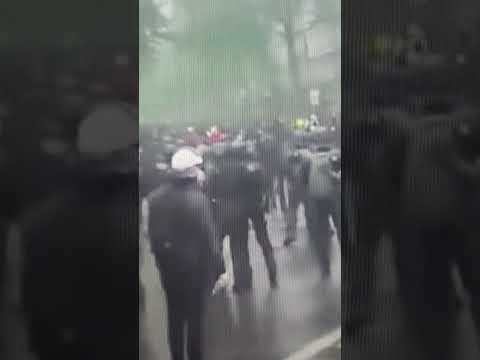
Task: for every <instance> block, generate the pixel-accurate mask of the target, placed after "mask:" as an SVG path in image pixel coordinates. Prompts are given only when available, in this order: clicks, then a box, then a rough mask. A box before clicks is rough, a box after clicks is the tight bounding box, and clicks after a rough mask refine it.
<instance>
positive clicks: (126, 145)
mask: <svg viewBox="0 0 480 360" xmlns="http://www.w3.org/2000/svg"><path fill="white" fill-rule="evenodd" d="M134 119H135V117H134V116H133V115H132V112H131V111H130V107H129V106H127V105H123V104H113V103H109V104H104V105H101V106H99V107H98V108H96V109H95V110H94V111H93V112H92V113H91V114H90V115H89V116H88V117H87V118H86V119H85V120H84V121H83V122H82V123H81V124H80V127H79V130H78V138H77V149H78V151H79V153H80V154H81V157H82V164H83V165H82V166H81V167H80V168H79V170H80V171H79V172H78V173H76V177H75V179H74V181H69V182H67V183H66V184H65V185H64V186H63V187H62V188H61V190H59V191H57V192H56V193H55V194H52V195H51V196H49V197H48V198H47V199H46V200H45V201H42V202H40V203H39V204H38V205H37V206H35V207H33V208H31V209H30V211H29V212H28V213H26V214H25V215H24V216H23V217H22V220H21V223H20V226H21V229H22V230H23V238H24V241H25V256H24V258H25V260H24V261H25V269H24V281H23V289H24V294H23V295H24V297H23V303H24V308H25V317H26V324H27V329H28V333H29V338H30V342H31V344H30V345H31V349H32V350H33V352H34V353H35V355H36V356H37V357H38V358H39V359H66V358H69V359H87V358H89V359H104V358H117V359H130V358H133V357H136V356H138V340H137V339H138V338H137V336H138V312H137V310H136V307H137V306H138V263H137V257H136V256H137V253H138V228H139V227H138V218H139V216H138V185H137V184H138V146H137V144H138V140H137V136H138V135H137V134H138V124H137V122H136V121H135V120H134ZM106 139H108V141H106Z"/></svg>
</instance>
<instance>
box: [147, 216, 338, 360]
mask: <svg viewBox="0 0 480 360" xmlns="http://www.w3.org/2000/svg"><path fill="white" fill-rule="evenodd" d="M267 219H268V225H269V234H270V237H271V239H272V242H273V245H274V248H275V256H276V260H277V263H278V271H279V288H278V289H277V290H274V291H272V290H270V287H269V284H268V280H267V273H266V268H265V265H264V261H263V257H262V253H261V250H260V247H259V246H258V244H257V243H256V242H255V238H254V237H255V234H254V232H253V231H251V232H250V242H249V246H250V251H251V263H252V268H253V274H254V289H253V291H252V293H250V294H247V295H242V296H236V295H233V294H232V292H231V290H222V291H220V292H219V293H218V294H216V295H215V296H212V297H211V298H210V300H209V304H208V314H207V319H206V328H205V341H206V352H207V354H206V358H207V359H209V360H217V359H218V360H244V359H245V360H246V359H249V360H270V359H271V360H281V359H289V360H300V359H305V360H306V359H322V360H330V359H332V360H333V359H340V311H341V304H340V296H341V294H340V278H341V276H340V251H339V247H338V244H336V245H335V246H334V253H333V256H334V261H333V264H334V265H333V271H332V274H333V275H332V279H330V280H322V279H321V276H320V271H319V268H318V265H317V263H316V259H315V258H314V255H313V252H312V251H311V250H310V246H309V242H308V237H307V232H306V228H305V223H304V217H303V216H300V219H301V221H299V232H298V235H299V236H298V241H297V242H296V243H295V244H293V245H292V246H291V247H289V248H284V247H283V246H282V241H283V237H284V229H283V222H282V219H281V216H280V215H279V214H277V213H274V214H273V215H269V216H268V218H267ZM147 251H148V250H147ZM226 263H227V268H228V257H227V261H226ZM227 272H228V270H227ZM142 280H143V283H144V284H145V287H146V317H145V323H144V324H143V326H142V330H143V332H144V339H143V342H142V348H141V357H140V358H141V359H142V360H169V359H170V355H169V351H168V345H167V332H166V324H167V314H166V311H165V303H164V301H165V300H164V294H163V291H162V287H161V285H160V281H159V277H158V273H157V270H156V269H155V267H154V264H153V259H152V256H151V255H150V254H149V253H147V254H145V260H144V268H143V271H142Z"/></svg>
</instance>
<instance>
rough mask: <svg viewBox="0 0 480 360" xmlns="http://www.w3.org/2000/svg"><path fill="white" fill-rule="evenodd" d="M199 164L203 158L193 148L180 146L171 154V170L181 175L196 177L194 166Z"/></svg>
mask: <svg viewBox="0 0 480 360" xmlns="http://www.w3.org/2000/svg"><path fill="white" fill-rule="evenodd" d="M201 164H203V159H202V157H201V156H200V155H199V154H198V152H197V151H195V149H193V148H189V147H184V148H181V149H180V150H178V151H177V152H176V153H175V154H173V156H172V170H173V171H175V172H176V173H177V174H178V175H180V176H182V177H197V175H198V172H197V168H196V166H199V165H201Z"/></svg>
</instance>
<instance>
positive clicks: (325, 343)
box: [284, 328, 342, 360]
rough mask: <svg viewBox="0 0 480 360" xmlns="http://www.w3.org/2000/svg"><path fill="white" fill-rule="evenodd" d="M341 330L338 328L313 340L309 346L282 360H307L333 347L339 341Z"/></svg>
mask: <svg viewBox="0 0 480 360" xmlns="http://www.w3.org/2000/svg"><path fill="white" fill-rule="evenodd" d="M341 336H342V330H341V329H340V328H337V329H335V330H334V331H332V332H330V333H328V334H327V335H325V336H322V337H321V338H319V339H317V340H314V341H313V342H311V343H310V344H307V345H306V346H305V347H304V348H303V349H300V350H299V351H297V352H295V353H293V354H291V355H290V356H288V357H287V358H285V359H284V360H308V359H311V358H312V357H313V356H315V355H317V354H318V353H320V352H322V351H323V350H325V349H327V348H329V347H331V346H333V345H334V344H335V343H336V342H337V341H339V340H340V339H341Z"/></svg>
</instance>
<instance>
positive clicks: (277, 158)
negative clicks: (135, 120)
mask: <svg viewBox="0 0 480 360" xmlns="http://www.w3.org/2000/svg"><path fill="white" fill-rule="evenodd" d="M152 134H153V136H152ZM212 134H220V135H214V136H212ZM322 143H323V146H320V145H321V144H322ZM140 147H141V157H140V193H141V197H142V199H146V201H147V203H148V218H147V220H146V222H147V226H146V230H147V232H148V234H147V236H148V238H149V240H150V248H151V250H152V253H153V255H154V258H155V260H156V264H157V267H158V270H159V273H160V274H161V279H162V285H163V288H164V290H165V293H166V300H167V308H168V315H169V316H168V321H169V323H168V331H169V344H170V350H171V354H172V359H174V360H180V359H184V353H183V349H184V346H185V344H186V346H187V349H188V355H189V357H188V358H189V359H202V358H203V357H202V356H203V350H202V344H203V340H202V335H203V332H202V325H201V323H202V319H204V314H205V307H204V304H205V299H204V297H205V296H206V295H208V293H209V292H210V291H211V290H212V289H214V288H215V289H217V286H215V285H216V284H217V285H218V281H220V279H221V275H222V274H223V273H224V271H225V266H224V264H223V258H222V250H221V249H222V246H223V241H224V239H225V237H226V236H229V238H230V251H231V257H232V263H233V279H234V284H233V292H234V294H236V295H237V296H242V295H243V294H245V293H249V292H251V291H252V290H253V287H252V271H253V270H254V269H252V266H251V261H250V254H249V247H248V241H249V222H251V224H252V228H253V231H254V233H255V237H256V241H257V242H258V244H259V246H260V248H261V251H262V254H263V258H264V262H265V265H266V268H267V275H268V280H269V283H270V287H271V289H272V291H274V290H275V289H276V288H277V287H279V286H281V279H278V271H277V264H276V260H275V256H274V252H273V247H272V241H271V238H270V235H269V232H268V230H267V217H266V214H268V213H271V212H272V211H275V210H277V211H279V212H280V213H281V214H283V218H284V224H285V228H286V231H285V234H286V236H285V239H284V241H283V243H284V245H285V246H286V247H289V246H291V244H292V243H294V242H295V241H296V238H297V213H298V210H299V206H300V204H304V206H305V213H306V218H307V228H308V230H309V234H310V239H311V242H312V245H313V249H315V250H316V251H315V252H316V255H317V258H318V260H319V265H320V271H321V274H322V275H323V276H324V278H325V279H327V280H328V279H329V277H330V270H331V264H330V258H331V251H330V250H331V244H332V239H333V234H334V232H335V230H334V228H335V229H337V231H338V232H337V235H338V238H341V236H340V226H341V225H340V187H341V186H340V185H341V179H340V176H341V175H340V174H341V169H340V149H339V148H338V147H335V144H334V143H333V142H326V141H325V138H323V139H322V135H319V134H315V133H314V134H312V133H308V132H304V133H301V134H300V133H298V132H295V131H294V129H293V127H292V128H288V127H287V126H285V125H284V124H282V123H280V122H275V123H274V124H272V125H271V126H270V127H263V128H262V127H260V126H259V127H258V128H256V129H249V128H247V127H245V128H242V129H236V130H230V131H229V130H228V129H225V130H219V128H218V127H217V126H214V127H213V128H212V129H211V130H209V131H207V132H205V135H204V136H203V135H202V134H201V133H200V134H199V133H197V132H196V131H195V129H194V128H193V127H188V128H185V129H181V130H179V131H172V129H165V128H164V129H162V130H158V131H151V130H150V131H149V132H147V133H146V134H144V137H143V138H142V139H141V144H140ZM277 204H279V205H280V207H279V209H276V207H277ZM330 218H331V219H333V224H334V228H332V226H331V224H330ZM215 280H217V283H216V282H215ZM141 305H142V306H145V304H144V303H143V302H142V303H141ZM185 325H186V326H187V328H188V331H187V335H186V337H185V336H184V333H183V330H182V329H183V328H184V326H185Z"/></svg>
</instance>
